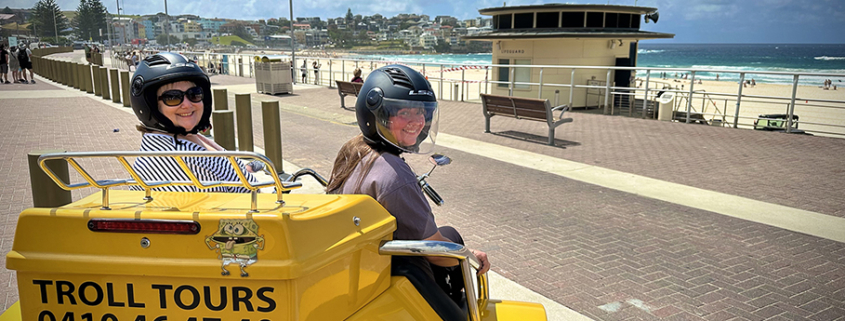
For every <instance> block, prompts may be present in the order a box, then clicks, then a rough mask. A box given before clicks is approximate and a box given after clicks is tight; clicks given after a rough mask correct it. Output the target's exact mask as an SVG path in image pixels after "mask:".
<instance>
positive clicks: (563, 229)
mask: <svg viewBox="0 0 845 321" xmlns="http://www.w3.org/2000/svg"><path fill="white" fill-rule="evenodd" d="M65 57H66V58H74V56H73V55H66V56H65ZM36 80H37V81H38V83H37V84H35V85H0V110H2V111H3V116H4V117H2V118H0V148H2V150H3V153H2V155H0V160H2V162H0V173H2V179H3V182H4V184H3V185H0V215H2V222H3V224H4V230H3V235H2V244H0V252H2V253H6V252H8V251H9V250H10V249H11V246H12V240H13V236H14V226H15V222H16V220H17V215H18V213H20V212H21V211H22V210H23V209H24V208H26V207H29V206H31V204H32V203H31V202H32V201H31V195H30V194H31V192H30V188H29V178H28V170H27V168H26V153H27V152H30V151H33V150H38V149H47V148H62V149H66V150H68V151H93V150H136V149H137V147H138V143H139V134H138V133H137V132H135V131H134V129H133V127H134V125H135V123H137V120H136V119H135V117H134V116H133V115H131V114H130V113H128V112H126V110H127V109H123V110H121V109H122V107H114V105H113V104H111V103H110V102H105V101H103V100H102V99H100V98H98V97H94V96H93V95H87V94H84V93H82V92H80V91H78V90H76V91H71V90H68V89H65V87H62V86H60V85H55V84H53V83H51V82H49V81H43V78H37V79H36ZM212 81H213V82H214V86H215V87H216V88H223V87H227V88H229V94H230V95H229V100H230V101H229V106H230V108H231V109H234V96H233V93H234V92H240V91H249V90H250V87H251V86H249V84H250V83H251V82H252V80H251V79H242V78H235V77H228V76H215V77H213V78H212ZM252 89H254V86H252ZM261 100H278V101H280V103H281V107H282V135H283V140H284V153H285V159H286V160H288V161H290V162H292V163H294V164H297V165H299V166H305V167H311V168H313V169H316V170H317V171H318V172H320V173H323V174H325V175H328V174H329V171H330V168H331V164H332V162H333V160H334V156H335V154H336V153H337V150H338V149H339V148H340V146H341V145H342V144H343V142H345V140H347V139H348V138H350V137H352V136H354V135H355V134H356V132H357V128H356V127H354V126H352V123H353V122H354V112H353V111H351V110H344V109H341V108H340V107H339V106H340V104H339V102H338V96H337V91H336V89H328V88H325V87H314V86H297V88H296V92H295V94H293V95H279V96H266V95H259V94H253V120H254V122H255V126H254V129H255V141H256V145H258V146H262V147H263V146H264V142H263V138H262V137H263V133H262V124H261V113H260V105H259V104H258V102H259V101H261ZM351 103H352V99H348V100H347V105H351ZM441 106H442V113H441V129H440V132H441V133H444V134H445V135H443V136H444V137H443V138H442V139H444V140H445V139H446V138H447V137H446V136H447V135H448V136H449V137H451V139H453V140H454V137H457V138H460V139H462V140H461V141H465V142H469V143H467V144H466V145H462V146H455V145H450V146H449V147H445V146H440V147H438V149H437V151H438V152H440V153H444V154H447V155H449V156H451V157H452V158H453V160H454V162H453V164H452V165H449V166H446V167H443V168H440V169H437V170H436V171H435V172H434V174H433V176H432V178H430V179H429V182H430V183H431V184H432V185H433V186H434V187H436V188H437V190H438V192H440V194H441V195H443V196H444V197H445V198H446V205H444V206H443V207H440V208H436V209H435V214H436V216H437V219H438V222H439V223H440V224H443V225H446V224H448V225H453V226H456V227H457V228H458V229H460V230H461V231H462V232H463V233H464V235H465V239H466V240H467V242H468V243H469V245H470V246H472V247H476V248H480V249H482V250H485V251H487V252H488V254H489V255H490V257H491V260H492V262H493V265H494V267H493V270H494V271H496V272H497V273H500V274H502V275H504V276H506V277H508V278H509V279H511V280H513V281H515V282H517V283H519V284H521V285H524V286H526V287H528V288H530V289H532V290H534V291H536V292H538V293H540V294H542V295H544V296H546V297H548V298H550V299H552V300H554V301H556V302H558V303H560V304H563V305H565V306H567V307H569V308H571V309H573V310H575V311H577V312H578V313H581V314H583V315H585V316H587V317H590V318H593V319H597V320H653V319H665V320H805V319H806V320H845V245H843V243H840V242H837V241H834V240H830V239H826V238H822V237H817V236H812V235H808V234H802V233H797V232H794V231H791V230H789V229H782V228H778V227H773V226H769V225H766V224H761V223H755V222H752V221H749V220H746V219H742V218H737V217H731V216H727V215H722V214H717V213H714V212H710V211H706V210H703V209H700V208H694V207H688V206H683V205H680V204H679V203H678V202H673V201H666V200H658V199H655V198H650V197H644V196H640V195H646V194H647V193H638V192H631V191H621V190H618V189H614V188H608V187H603V185H596V184H591V183H587V182H584V181H581V180H575V179H570V178H567V177H564V176H561V175H556V174H550V173H549V172H547V171H543V170H538V169H535V168H531V167H526V166H520V165H518V164H513V163H509V162H505V161H501V160H499V159H498V158H496V157H485V156H480V155H479V154H478V153H475V151H476V150H475V149H473V148H474V147H476V146H475V145H474V144H478V145H480V144H485V143H486V144H494V145H496V146H500V147H501V149H502V150H506V149H507V150H512V149H515V150H518V151H521V152H518V153H525V155H529V154H530V155H542V156H547V157H551V158H553V159H558V160H559V162H566V161H571V162H577V163H581V164H585V165H594V166H597V167H600V168H603V169H611V170H616V171H620V172H624V173H629V174H631V175H637V176H642V177H648V178H652V179H655V180H659V181H662V182H667V183H676V184H681V185H685V186H690V187H695V188H699V189H701V190H706V191H712V192H717V193H722V194H720V195H727V196H730V195H733V196H740V197H742V198H745V199H750V200H756V201H761V202H765V203H770V204H777V205H781V206H783V207H785V208H792V209H799V210H804V211H808V212H815V213H818V214H822V215H825V216H826V217H830V218H832V219H834V220H845V193H843V187H845V183H843V182H845V157H843V156H842V155H845V139H835V138H825V137H809V136H798V135H787V134H779V133H767V132H755V131H751V130H733V129H726V128H714V127H709V126H700V125H686V124H677V123H666V122H657V121H651V120H641V119H632V118H624V117H607V116H600V115H591V114H584V113H572V115H571V117H572V118H574V122H573V123H571V124H566V125H563V126H561V127H559V129H558V131H557V134H556V136H555V137H556V146H547V145H544V142H545V135H546V134H545V133H546V129H545V125H544V124H542V123H538V122H532V121H525V120H515V119H507V118H495V117H494V118H493V123H492V130H493V132H494V133H493V134H484V133H483V128H484V124H483V122H484V119H483V116H482V115H481V106H480V105H478V104H472V103H459V102H447V101H442V102H441ZM115 128H118V129H120V131H119V132H114V129H115ZM473 142H475V143H473ZM408 160H409V163H411V164H412V166H413V167H414V168H415V169H416V170H417V171H422V170H428V166H427V165H426V162H425V160H424V158H422V157H419V156H409V157H408ZM108 170H109V169H93V170H92V172H94V173H95V174H96V173H101V174H103V173H106V172H107V171H108ZM644 188H646V187H644ZM93 192H94V191H93V190H89V191H85V192H80V193H74V199H79V198H80V197H82V196H84V195H88V194H90V193H93ZM644 192H645V191H644ZM726 199H728V198H726ZM717 201H718V200H717ZM737 206H739V204H738V205H737ZM771 214H772V215H775V216H776V215H778V213H771ZM784 215H787V214H784ZM842 233H843V234H845V230H843V231H842ZM4 262H5V260H4ZM4 265H5V264H4ZM0 274H1V275H2V280H4V281H5V282H4V283H3V284H2V285H0V291H3V292H2V293H3V294H4V300H5V302H3V303H4V306H5V307H8V306H9V305H11V304H12V303H13V302H14V301H15V300H17V295H16V285H15V278H14V273H13V272H10V271H8V270H5V269H2V270H0Z"/></svg>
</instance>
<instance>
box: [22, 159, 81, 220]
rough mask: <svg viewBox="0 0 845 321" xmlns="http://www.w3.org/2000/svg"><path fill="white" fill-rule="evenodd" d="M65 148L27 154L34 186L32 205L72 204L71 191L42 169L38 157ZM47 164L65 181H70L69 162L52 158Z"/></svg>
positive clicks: (30, 176)
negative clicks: (57, 183) (58, 183)
mask: <svg viewBox="0 0 845 321" xmlns="http://www.w3.org/2000/svg"><path fill="white" fill-rule="evenodd" d="M61 152H64V151H63V150H40V151H33V152H30V153H29V154H28V155H27V160H28V162H29V181H30V183H31V184H30V185H31V186H32V206H34V207H59V206H62V205H67V204H70V203H71V202H72V201H73V199H72V198H71V193H70V191H66V190H63V189H62V188H61V187H59V185H56V183H55V182H53V180H52V179H51V178H50V176H47V174H46V173H44V171H43V170H41V167H40V166H38V157H40V156H41V155H44V154H50V153H61ZM47 166H48V167H50V169H51V170H53V173H55V174H56V176H57V177H58V178H60V179H61V180H63V181H64V182H65V183H68V182H70V175H69V174H68V168H67V167H68V165H67V162H66V161H64V160H61V159H57V160H51V161H48V162H47Z"/></svg>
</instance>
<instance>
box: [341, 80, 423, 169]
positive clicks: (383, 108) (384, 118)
mask: <svg viewBox="0 0 845 321" xmlns="http://www.w3.org/2000/svg"><path fill="white" fill-rule="evenodd" d="M355 110H356V116H357V118H358V127H360V128H361V133H363V134H364V138H366V139H367V141H368V142H369V143H370V144H373V145H377V146H381V147H382V148H383V149H385V150H388V151H391V152H394V153H396V154H398V153H401V152H409V153H428V152H430V151H431V148H433V147H434V140H435V137H436V136H437V123H438V117H439V115H438V109H437V97H435V96H434V92H433V91H432V90H431V84H429V83H428V80H426V79H425V77H423V75H422V74H420V73H419V72H417V71H416V70H413V69H411V68H408V67H406V66H402V65H389V66H384V67H381V68H379V69H377V70H375V71H373V72H372V73H370V74H369V75H368V76H367V81H365V82H364V84H363V85H362V87H361V91H360V94H359V95H358V101H357V103H356V104H355ZM400 111H401V112H402V114H400ZM403 115H405V116H403ZM391 117H404V118H402V119H401V120H400V119H399V118H394V119H397V120H398V121H396V122H394V121H393V120H391ZM400 121H401V122H400ZM404 124H408V125H407V126H405V125H404ZM399 126H401V127H402V128H396V127H399ZM391 127H394V128H392V129H393V130H391ZM397 136H401V137H397Z"/></svg>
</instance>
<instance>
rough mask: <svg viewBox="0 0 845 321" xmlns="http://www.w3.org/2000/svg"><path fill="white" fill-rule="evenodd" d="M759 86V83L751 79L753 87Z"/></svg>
mask: <svg viewBox="0 0 845 321" xmlns="http://www.w3.org/2000/svg"><path fill="white" fill-rule="evenodd" d="M755 86H757V81H756V80H754V78H751V87H755Z"/></svg>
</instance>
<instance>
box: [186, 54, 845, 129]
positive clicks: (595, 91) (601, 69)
mask: <svg viewBox="0 0 845 321" xmlns="http://www.w3.org/2000/svg"><path fill="white" fill-rule="evenodd" d="M182 53H183V54H185V55H186V56H188V57H190V58H194V57H196V58H197V59H196V60H197V63H198V64H200V65H201V66H203V67H204V68H205V67H207V66H208V62H212V63H213V64H214V65H215V67H216V68H217V67H218V66H219V67H222V69H221V71H222V73H223V74H229V75H236V76H242V77H254V71H255V68H254V57H255V56H265V54H253V53H209V52H182ZM315 60H319V61H320V62H321V63H322V67H321V68H319V70H318V71H319V72H318V73H316V74H315V73H314V71H315V69H314V68H313V67H312V65H311V64H310V63H309V64H306V66H305V67H304V70H305V75H306V79H305V83H308V84H315V83H316V84H317V85H321V86H328V87H333V86H334V81H335V80H344V81H349V80H350V79H351V78H352V75H353V71H354V69H355V68H361V69H362V71H363V75H362V77H364V78H366V75H367V74H369V72H371V71H372V70H375V69H376V68H378V67H381V66H384V65H386V64H403V65H407V66H409V67H411V68H414V69H416V70H418V71H420V72H421V73H423V74H424V75H425V76H426V77H427V79H428V80H429V82H431V84H432V87H433V88H434V89H435V90H436V91H437V97H438V99H441V100H452V101H470V102H480V96H479V94H481V93H492V92H495V91H499V92H502V93H503V94H504V95H509V96H519V97H529V98H546V99H549V100H554V101H553V103H554V104H555V105H560V104H561V102H560V101H559V100H560V99H561V98H562V99H564V100H568V103H567V105H569V106H572V107H574V108H580V107H586V108H594V107H598V108H601V109H602V112H603V113H604V114H606V115H619V114H621V112H622V111H627V112H628V115H629V116H634V113H635V112H638V115H637V116H639V117H643V118H648V117H649V116H651V117H655V116H656V115H655V113H656V109H657V108H660V107H661V106H659V105H656V103H657V93H660V92H663V93H666V92H671V93H673V94H674V95H675V96H676V97H677V99H676V100H675V102H674V103H673V104H671V105H670V107H671V108H672V109H673V112H679V114H680V115H684V117H683V118H684V119H683V120H682V121H683V122H687V123H690V122H696V120H697V119H700V118H696V117H704V118H705V119H706V120H707V121H708V123H710V124H713V125H719V126H725V127H733V128H751V127H753V126H754V125H753V123H754V120H757V119H759V115H762V114H772V113H781V114H788V115H789V116H790V117H788V121H787V122H788V125H789V126H788V127H786V128H785V131H787V132H790V131H792V129H793V128H796V126H795V125H794V124H792V117H791V116H792V115H794V114H796V113H797V112H800V113H802V114H805V115H802V116H801V121H800V123H801V124H803V125H807V126H808V127H805V128H804V129H805V131H807V132H812V133H816V134H825V135H832V136H845V100H842V99H837V98H833V99H828V98H814V97H812V96H811V95H807V92H806V91H807V90H815V89H816V88H815V86H812V85H811V84H812V83H815V82H816V81H819V82H820V81H821V80H820V79H845V74H832V73H809V72H808V73H790V72H777V71H753V72H747V71H736V70H720V69H687V68H651V67H615V66H570V65H501V64H490V65H461V64H447V63H422V62H413V61H387V60H379V59H354V58H345V57H340V58H334V57H309V56H301V55H297V57H296V61H294V62H292V64H291V73H292V76H293V79H294V82H295V83H299V82H301V79H302V78H301V73H302V71H301V70H302V69H303V67H302V65H301V62H302V61H308V62H312V61H315ZM348 65H349V66H348ZM503 70H507V72H508V79H507V80H506V81H505V80H494V76H497V75H498V73H497V71H503ZM526 70H527V71H528V72H527V74H528V75H530V76H529V77H528V79H516V77H514V75H515V73H516V71H526ZM619 71H626V72H630V73H631V74H633V75H639V77H632V78H633V79H632V81H630V85H629V86H621V85H617V84H615V83H614V82H613V79H614V75H615V73H616V72H619ZM467 72H475V73H476V75H474V77H468V75H467ZM481 72H483V77H482V76H481V75H480V73H481ZM458 73H459V74H458ZM549 73H553V74H556V75H558V77H557V79H560V75H566V74H568V75H569V78H568V79H569V81H568V82H564V83H560V82H550V81H548V79H550V77H549V76H547V75H548V74H549ZM660 74H665V75H667V76H668V75H671V74H687V75H688V77H686V78H681V79H677V78H676V79H671V80H672V81H673V82H669V81H668V80H670V79H669V78H668V77H666V78H663V77H658V76H656V75H660ZM701 74H704V75H712V74H720V75H722V77H721V79H722V82H719V83H717V84H720V85H722V86H720V87H724V86H723V84H726V83H731V82H734V81H736V83H737V90H736V92H715V91H702V90H696V85H697V83H696V81H697V80H698V79H699V77H698V76H697V75H701ZM585 75H587V76H589V77H592V78H588V77H585ZM760 76H771V77H780V78H783V79H787V78H789V79H791V80H792V81H791V83H790V85H785V84H768V83H767V84H764V85H765V86H783V87H784V88H783V89H784V90H783V91H781V92H783V93H784V94H783V95H755V94H748V93H743V89H744V88H747V87H746V86H748V84H747V82H749V81H750V80H748V79H750V78H754V77H760ZM315 77H316V79H315ZM473 78H474V79H473ZM805 78H806V79H807V80H804V81H803V84H801V81H802V79H805ZM572 79H575V81H572ZM608 80H609V81H608ZM710 80H712V79H708V80H707V81H710ZM737 80H738V81H737ZM591 82H592V83H593V84H591ZM598 84H600V85H598ZM637 84H639V85H637ZM679 85H680V86H679ZM711 85H713V84H712V83H711V84H707V86H711ZM699 86H701V85H700V84H699ZM786 86H790V87H788V88H787V87H786ZM799 88H800V89H803V92H802V94H801V95H799ZM746 90H747V89H746ZM843 90H845V89H843ZM561 92H563V94H561ZM561 96H563V97H561ZM567 96H568V97H567ZM587 97H594V98H597V99H596V100H595V101H596V102H597V103H596V104H595V106H592V105H587V104H586V103H585V104H583V105H584V106H579V105H578V104H577V103H576V100H586V99H587ZM624 97H628V101H630V102H629V103H626V102H625V99H623V98H624ZM563 103H566V102H563ZM660 105H662V104H660ZM696 106H701V107H700V110H699V109H697V108H696ZM783 106H786V107H784V108H783V109H780V108H781V107H783ZM667 107H669V106H667ZM711 107H712V109H711ZM796 109H797V110H798V111H796ZM808 116H809V117H808ZM673 118H674V117H673ZM714 120H718V121H714Z"/></svg>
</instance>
